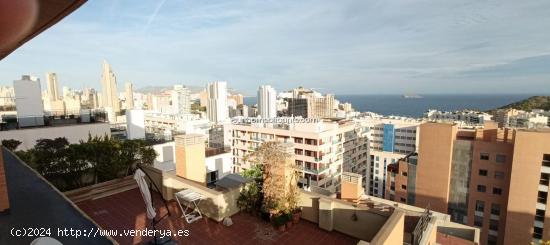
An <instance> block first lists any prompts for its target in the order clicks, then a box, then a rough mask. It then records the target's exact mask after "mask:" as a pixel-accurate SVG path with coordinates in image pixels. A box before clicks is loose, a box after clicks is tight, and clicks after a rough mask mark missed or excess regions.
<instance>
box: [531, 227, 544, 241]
mask: <svg viewBox="0 0 550 245" xmlns="http://www.w3.org/2000/svg"><path fill="white" fill-rule="evenodd" d="M533 238H535V239H542V228H540V227H534V228H533Z"/></svg>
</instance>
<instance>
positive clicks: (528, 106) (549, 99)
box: [490, 96, 550, 112]
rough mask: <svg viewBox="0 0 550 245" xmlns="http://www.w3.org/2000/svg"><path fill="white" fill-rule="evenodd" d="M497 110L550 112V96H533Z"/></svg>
mask: <svg viewBox="0 0 550 245" xmlns="http://www.w3.org/2000/svg"><path fill="white" fill-rule="evenodd" d="M497 109H518V110H524V111H531V110H533V109H543V110H550V96H532V97H529V98H527V99H524V100H521V101H518V102H514V103H512V104H508V105H505V106H502V107H499V108H497ZM494 110H496V109H494ZM494 110H491V111H490V112H493V111H494Z"/></svg>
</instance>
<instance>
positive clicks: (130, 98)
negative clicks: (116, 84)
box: [125, 82, 134, 110]
mask: <svg viewBox="0 0 550 245" xmlns="http://www.w3.org/2000/svg"><path fill="white" fill-rule="evenodd" d="M125 92H126V96H125V97H126V98H125V99H126V109H127V110H130V109H134V85H132V83H131V82H126V84H125Z"/></svg>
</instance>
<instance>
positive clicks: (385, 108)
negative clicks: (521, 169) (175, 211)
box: [244, 94, 533, 117]
mask: <svg viewBox="0 0 550 245" xmlns="http://www.w3.org/2000/svg"><path fill="white" fill-rule="evenodd" d="M531 96H533V95H529V94H430V95H422V98H404V97H403V95H397V94H388V95H374V94H365V95H335V97H336V99H337V100H339V101H340V103H345V102H349V103H351V104H352V107H353V108H354V109H355V110H356V111H360V112H367V111H369V112H375V113H377V114H382V115H387V116H389V115H395V116H406V117H422V116H423V115H424V113H425V112H426V111H427V110H429V109H436V110H441V111H456V110H464V109H469V110H478V111H487V110H491V109H495V108H498V107H501V106H505V105H508V104H510V103H514V102H517V101H520V100H523V99H527V98H529V97H531ZM244 103H245V104H246V105H254V104H256V97H245V98H244Z"/></svg>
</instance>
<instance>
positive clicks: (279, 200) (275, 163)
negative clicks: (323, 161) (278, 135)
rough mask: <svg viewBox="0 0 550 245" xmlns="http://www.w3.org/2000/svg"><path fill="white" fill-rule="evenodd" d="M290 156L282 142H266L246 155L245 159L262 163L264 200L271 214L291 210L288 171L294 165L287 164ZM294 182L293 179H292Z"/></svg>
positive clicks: (263, 202) (256, 163)
mask: <svg viewBox="0 0 550 245" xmlns="http://www.w3.org/2000/svg"><path fill="white" fill-rule="evenodd" d="M288 157H290V155H289V154H288V153H286V152H285V151H284V150H283V146H282V144H281V143H280V142H275V141H272V142H264V143H263V144H262V145H261V146H260V147H259V148H258V149H257V150H256V151H255V152H252V153H251V154H250V155H247V156H246V157H245V159H244V160H245V161H247V162H250V163H251V164H252V165H253V166H254V165H262V170H263V171H262V177H263V188H262V190H263V201H262V206H263V209H264V210H267V211H269V212H270V213H271V214H275V215H276V214H282V213H289V212H290V211H291V210H290V209H291V207H290V204H289V203H288V200H289V197H288V195H289V193H290V191H289V189H288V186H287V184H288V183H289V181H287V179H286V178H287V177H289V176H287V175H286V173H287V171H288V169H289V168H292V166H288V165H287V163H286V162H287V161H286V159H287V158H288ZM293 172H294V171H293ZM291 182H292V181H291Z"/></svg>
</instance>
